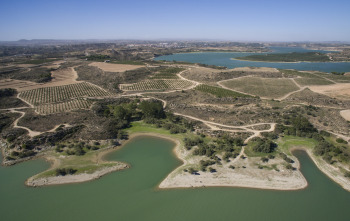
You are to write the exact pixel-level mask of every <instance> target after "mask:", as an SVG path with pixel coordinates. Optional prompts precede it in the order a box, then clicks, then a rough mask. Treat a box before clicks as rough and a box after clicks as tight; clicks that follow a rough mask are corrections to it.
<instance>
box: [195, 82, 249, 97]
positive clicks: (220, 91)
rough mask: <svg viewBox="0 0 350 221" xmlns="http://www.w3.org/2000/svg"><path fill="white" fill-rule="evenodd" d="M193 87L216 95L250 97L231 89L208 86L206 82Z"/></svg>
mask: <svg viewBox="0 0 350 221" xmlns="http://www.w3.org/2000/svg"><path fill="white" fill-rule="evenodd" d="M194 89H195V90H198V91H201V92H204V93H209V94H212V95H214V96H217V97H250V96H249V95H245V94H242V93H239V92H235V91H231V90H228V89H224V88H220V87H214V86H209V85H206V84H200V85H198V86H197V87H195V88H194Z"/></svg>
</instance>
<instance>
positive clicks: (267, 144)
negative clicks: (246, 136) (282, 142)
mask: <svg viewBox="0 0 350 221" xmlns="http://www.w3.org/2000/svg"><path fill="white" fill-rule="evenodd" d="M276 147H277V144H276V143H274V142H272V141H271V140H270V139H267V138H260V137H255V138H253V139H252V150H253V151H254V152H259V153H272V152H273V151H274V150H275V149H276Z"/></svg>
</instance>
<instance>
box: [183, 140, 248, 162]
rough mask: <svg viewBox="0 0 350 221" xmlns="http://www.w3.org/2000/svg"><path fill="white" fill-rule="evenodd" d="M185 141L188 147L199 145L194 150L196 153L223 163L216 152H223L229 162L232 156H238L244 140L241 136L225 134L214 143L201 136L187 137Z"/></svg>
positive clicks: (224, 157)
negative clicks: (205, 140)
mask: <svg viewBox="0 0 350 221" xmlns="http://www.w3.org/2000/svg"><path fill="white" fill-rule="evenodd" d="M184 142H185V147H186V148H187V149H191V148H192V147H193V146H197V148H196V149H194V150H193V154H194V155H200V156H207V157H210V158H211V159H212V160H214V161H215V162H216V163H217V164H221V162H220V161H221V159H220V158H219V157H217V156H216V154H218V153H223V159H224V160H225V161H227V162H229V161H230V158H236V157H237V156H238V155H239V153H238V151H239V148H238V147H240V146H242V145H243V140H242V139H241V138H240V137H232V136H230V135H228V134H224V135H223V136H221V137H219V138H218V139H216V140H215V141H214V142H212V143H206V142H204V140H203V139H202V138H201V137H194V138H191V139H189V138H185V140H184Z"/></svg>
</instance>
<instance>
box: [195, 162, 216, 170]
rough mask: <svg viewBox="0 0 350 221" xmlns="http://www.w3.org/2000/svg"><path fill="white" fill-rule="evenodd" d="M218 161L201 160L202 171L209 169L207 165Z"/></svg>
mask: <svg viewBox="0 0 350 221" xmlns="http://www.w3.org/2000/svg"><path fill="white" fill-rule="evenodd" d="M215 163H216V162H215V161H214V160H201V161H200V162H199V164H200V169H201V171H203V172H204V171H207V167H208V166H211V165H214V164H215Z"/></svg>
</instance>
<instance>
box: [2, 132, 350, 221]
mask: <svg viewBox="0 0 350 221" xmlns="http://www.w3.org/2000/svg"><path fill="white" fill-rule="evenodd" d="M174 145H175V144H174V143H173V142H171V141H169V140H165V139H161V138H157V137H153V136H138V137H136V138H134V139H132V140H130V141H129V142H128V143H127V144H126V145H125V146H124V147H122V148H121V149H119V150H117V151H115V152H113V153H111V154H110V155H108V157H107V158H108V160H118V161H123V162H127V163H129V164H130V165H131V168H130V169H127V170H124V171H120V172H115V173H111V174H108V175H106V176H104V177H102V178H101V179H99V180H95V181H92V182H87V183H81V184H71V185H61V186H49V187H42V188H29V187H25V186H24V181H25V180H26V179H27V178H28V177H30V176H32V175H34V174H36V173H38V172H41V171H42V170H45V169H46V168H47V167H48V163H46V162H45V161H43V160H35V161H28V162H24V163H21V164H18V165H15V166H12V167H0V196H1V197H0V217H1V220H174V221H175V220H176V221H178V220H247V221H250V220H269V221H271V220H272V221H274V220H276V221H277V220H278V221H280V220H287V221H288V220H293V221H295V220H298V221H299V220H305V221H306V220H308V221H310V220H318V221H322V220H325V221H326V220H327V221H329V220H332V221H333V220H339V221H340V220H348V217H349V216H350V211H349V210H348V206H349V205H350V193H349V192H346V191H345V190H343V189H342V188H341V187H340V186H338V185H337V184H336V183H334V182H333V181H331V180H330V179H329V178H328V177H326V176H325V175H324V174H323V173H322V172H320V171H319V170H318V169H317V167H316V166H315V165H314V164H313V162H312V161H311V160H310V158H309V157H308V155H307V154H306V153H305V152H304V151H295V152H293V153H294V154H295V155H296V156H297V157H298V159H299V160H300V163H301V171H302V173H303V174H304V176H305V177H306V179H307V180H308V182H309V186H308V187H307V188H306V189H304V190H300V191H271V190H258V189H247V188H230V187H227V188H224V187H220V188H219V187H211V188H195V189H169V190H159V189H157V186H158V184H159V183H160V182H161V181H162V180H163V179H164V178H165V177H166V176H167V175H168V174H169V173H170V172H171V171H172V170H173V169H174V168H176V167H178V166H179V165H181V162H180V161H179V160H178V159H177V158H176V157H175V156H174V155H173V152H172V151H173V148H174Z"/></svg>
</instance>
